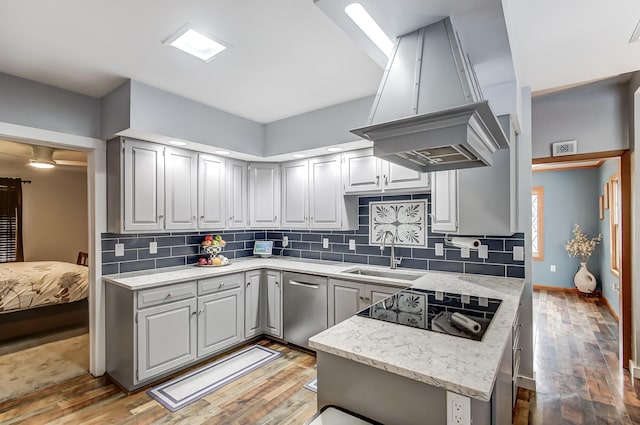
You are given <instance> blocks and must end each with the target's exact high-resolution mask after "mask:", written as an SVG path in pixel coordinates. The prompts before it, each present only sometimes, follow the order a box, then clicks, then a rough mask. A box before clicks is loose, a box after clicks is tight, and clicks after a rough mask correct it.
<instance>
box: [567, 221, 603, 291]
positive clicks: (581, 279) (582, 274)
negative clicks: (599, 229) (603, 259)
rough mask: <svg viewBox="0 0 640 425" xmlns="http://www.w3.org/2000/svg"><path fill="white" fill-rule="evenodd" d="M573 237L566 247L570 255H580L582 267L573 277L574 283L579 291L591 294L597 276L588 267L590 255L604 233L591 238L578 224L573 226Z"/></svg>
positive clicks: (594, 287)
mask: <svg viewBox="0 0 640 425" xmlns="http://www.w3.org/2000/svg"><path fill="white" fill-rule="evenodd" d="M572 232H573V236H574V237H573V239H571V240H570V241H568V242H567V243H566V244H565V246H564V248H565V249H566V250H567V253H568V254H569V256H570V257H580V269H579V270H578V272H577V273H576V275H575V276H574V278H573V283H574V284H575V285H576V288H578V291H580V292H582V293H584V294H591V293H593V291H594V290H595V289H596V284H597V282H596V278H595V276H593V274H591V272H589V270H588V269H587V262H588V261H589V257H591V254H593V251H594V250H595V249H596V246H598V244H599V243H600V241H602V234H599V235H598V237H596V238H589V237H588V236H587V235H585V234H584V233H582V229H580V225H578V224H576V225H575V226H574V227H573V231H572Z"/></svg>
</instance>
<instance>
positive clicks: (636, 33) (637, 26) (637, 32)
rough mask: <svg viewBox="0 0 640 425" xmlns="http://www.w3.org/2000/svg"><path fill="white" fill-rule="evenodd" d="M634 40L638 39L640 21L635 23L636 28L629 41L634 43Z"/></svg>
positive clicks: (639, 38) (639, 37)
mask: <svg viewBox="0 0 640 425" xmlns="http://www.w3.org/2000/svg"><path fill="white" fill-rule="evenodd" d="M636 41H640V22H638V24H637V25H636V29H635V30H634V31H633V34H632V35H631V39H630V40H629V43H635V42H636Z"/></svg>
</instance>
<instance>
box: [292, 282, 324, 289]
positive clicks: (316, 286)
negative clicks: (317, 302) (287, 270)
mask: <svg viewBox="0 0 640 425" xmlns="http://www.w3.org/2000/svg"><path fill="white" fill-rule="evenodd" d="M289 285H294V286H302V287H305V288H311V289H320V285H314V284H312V283H304V282H296V281H295V280H290V281H289Z"/></svg>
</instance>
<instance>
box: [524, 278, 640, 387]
mask: <svg viewBox="0 0 640 425" xmlns="http://www.w3.org/2000/svg"><path fill="white" fill-rule="evenodd" d="M533 290H534V291H547V292H565V293H575V294H581V293H580V291H578V288H563V287H561V286H546V285H533ZM586 296H587V297H593V298H598V299H600V302H602V305H603V306H604V307H605V308H606V309H607V310H609V313H611V315H612V316H613V317H614V319H616V322H618V323H620V316H618V313H616V311H615V310H614V309H613V307H611V304H609V300H607V299H606V298H605V296H604V295H603V294H602V292H601V291H599V290H598V291H594V292H593V294H589V295H586ZM638 378H639V379H640V375H638Z"/></svg>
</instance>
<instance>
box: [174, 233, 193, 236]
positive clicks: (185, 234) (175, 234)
mask: <svg viewBox="0 0 640 425" xmlns="http://www.w3.org/2000/svg"><path fill="white" fill-rule="evenodd" d="M198 234H199V233H198V232H171V236H194V235H198Z"/></svg>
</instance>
